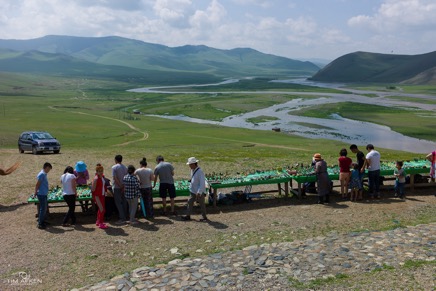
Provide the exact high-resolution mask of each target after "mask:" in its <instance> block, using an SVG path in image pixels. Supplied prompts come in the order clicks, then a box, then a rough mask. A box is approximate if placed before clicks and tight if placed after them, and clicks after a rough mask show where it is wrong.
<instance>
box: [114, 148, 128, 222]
mask: <svg viewBox="0 0 436 291" xmlns="http://www.w3.org/2000/svg"><path fill="white" fill-rule="evenodd" d="M122 162H123V156H121V155H116V156H115V165H114V166H112V177H113V186H112V188H113V191H114V201H115V206H116V207H117V209H118V214H119V216H120V219H119V220H118V222H117V223H118V224H124V223H126V221H127V217H126V214H127V200H126V197H125V196H124V183H123V178H124V176H125V175H127V167H126V166H124V165H123V164H122Z"/></svg>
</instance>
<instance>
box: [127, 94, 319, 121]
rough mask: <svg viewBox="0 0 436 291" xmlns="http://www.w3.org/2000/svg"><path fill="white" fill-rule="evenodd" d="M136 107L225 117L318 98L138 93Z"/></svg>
mask: <svg viewBox="0 0 436 291" xmlns="http://www.w3.org/2000/svg"><path fill="white" fill-rule="evenodd" d="M134 96H136V97H137V99H136V101H135V102H136V104H137V105H135V106H136V107H135V108H136V109H139V110H141V111H142V112H144V113H146V114H156V115H185V116H189V117H194V118H200V119H208V120H222V119H223V118H225V117H228V116H231V115H237V114H241V113H245V112H249V111H254V110H257V109H261V108H265V107H270V106H273V105H275V104H282V103H285V102H288V101H291V100H293V99H296V98H303V99H308V98H314V97H313V96H304V97H302V96H299V95H298V93H296V95H292V94H273V93H270V94H250V93H245V94H244V93H236V94H229V93H218V94H156V93H152V94H138V95H134Z"/></svg>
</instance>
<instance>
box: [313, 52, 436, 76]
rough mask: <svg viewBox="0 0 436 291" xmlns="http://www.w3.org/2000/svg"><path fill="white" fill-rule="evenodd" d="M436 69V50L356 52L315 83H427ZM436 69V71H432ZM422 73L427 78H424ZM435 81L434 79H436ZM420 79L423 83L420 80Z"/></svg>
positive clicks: (333, 64)
mask: <svg viewBox="0 0 436 291" xmlns="http://www.w3.org/2000/svg"><path fill="white" fill-rule="evenodd" d="M434 68H436V51H434V52H431V53H427V54H421V55H393V54H378V53H368V52H355V53H351V54H347V55H344V56H342V57H339V58H337V59H336V60H334V61H333V62H331V63H330V64H328V65H327V66H325V67H324V68H323V69H321V70H320V71H319V72H318V73H316V74H315V75H314V76H313V77H312V78H311V80H314V81H322V82H344V83H347V82H374V83H400V82H407V80H414V82H415V83H416V82H423V83H424V84H425V83H426V82H428V81H429V80H430V79H429V78H428V74H429V73H428V72H427V73H425V72H426V71H429V72H434ZM432 70H433V71H432ZM420 74H424V75H426V76H427V78H426V77H424V75H423V76H422V77H420V78H418V77H417V76H419V75H420ZM433 78H434V77H433ZM418 80H420V81H418Z"/></svg>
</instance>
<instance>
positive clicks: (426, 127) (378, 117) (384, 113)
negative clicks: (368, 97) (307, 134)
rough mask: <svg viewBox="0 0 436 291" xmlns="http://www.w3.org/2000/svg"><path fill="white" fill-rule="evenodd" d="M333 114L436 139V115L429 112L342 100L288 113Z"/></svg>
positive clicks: (319, 115)
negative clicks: (435, 125) (435, 121)
mask: <svg viewBox="0 0 436 291" xmlns="http://www.w3.org/2000/svg"><path fill="white" fill-rule="evenodd" d="M333 113H337V114H339V115H341V116H343V117H346V118H351V119H356V120H362V121H368V122H375V123H378V124H383V125H387V126H389V127H390V128H392V129H393V130H394V131H397V132H400V133H402V134H405V135H408V136H412V137H416V138H420V139H427V140H433V141H436V128H435V127H434V126H433V124H434V120H435V119H436V114H435V113H434V112H432V111H423V110H412V109H405V108H396V107H386V106H379V105H372V104H360V103H353V102H342V103H334V104H323V105H319V106H313V107H310V108H305V109H301V110H299V111H293V112H292V114H293V115H302V116H309V117H318V118H330V116H331V114H333Z"/></svg>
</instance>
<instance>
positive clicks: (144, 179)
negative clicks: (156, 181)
mask: <svg viewBox="0 0 436 291" xmlns="http://www.w3.org/2000/svg"><path fill="white" fill-rule="evenodd" d="M135 175H136V176H138V178H139V183H141V188H151V177H152V176H153V170H152V169H150V168H139V169H137V170H136V171H135Z"/></svg>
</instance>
